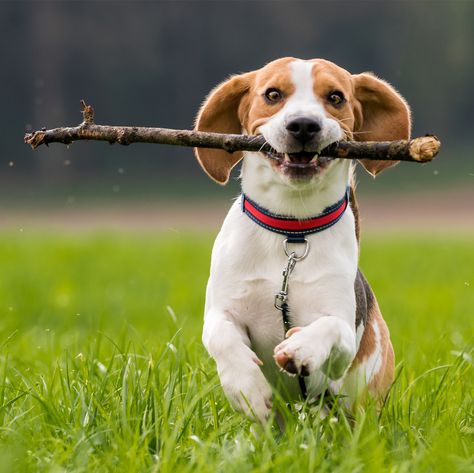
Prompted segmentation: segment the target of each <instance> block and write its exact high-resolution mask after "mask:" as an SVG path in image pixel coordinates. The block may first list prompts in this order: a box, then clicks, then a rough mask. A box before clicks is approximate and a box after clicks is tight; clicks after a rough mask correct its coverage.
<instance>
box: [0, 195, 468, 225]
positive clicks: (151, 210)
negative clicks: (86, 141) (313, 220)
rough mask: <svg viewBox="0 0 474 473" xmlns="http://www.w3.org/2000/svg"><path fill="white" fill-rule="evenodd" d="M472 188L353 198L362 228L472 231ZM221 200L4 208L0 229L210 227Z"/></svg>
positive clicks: (222, 207)
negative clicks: (358, 207) (357, 208)
mask: <svg viewBox="0 0 474 473" xmlns="http://www.w3.org/2000/svg"><path fill="white" fill-rule="evenodd" d="M473 204H474V189H473V190H472V191H470V190H463V191H459V192H456V191H450V192H438V193H431V194H430V193H423V194H413V195H400V196H398V195H390V196H383V197H381V196H374V197H367V196H366V197H361V198H359V206H360V213H361V219H362V229H363V231H383V232H396V231H400V232H406V231H429V232H440V233H443V232H459V231H474V211H473ZM229 206H230V203H229V202H228V201H226V202H222V203H220V202H215V201H212V202H204V201H203V202H189V203H186V204H184V203H180V204H167V203H164V202H158V203H154V204H151V203H146V204H140V203H136V202H133V203H126V204H123V205H120V206H115V205H114V206H110V205H105V206H100V205H95V206H88V207H75V206H73V205H71V206H68V207H67V208H48V207H40V208H30V209H25V208H22V209H7V208H3V209H1V210H0V212H1V215H2V217H1V221H0V229H2V230H13V231H25V230H27V229H36V230H51V231H73V232H76V231H93V230H111V231H163V230H164V231H171V232H172V231H175V230H179V231H181V230H183V229H193V230H196V231H203V230H207V231H216V230H217V229H218V228H219V227H220V225H221V223H222V220H223V219H224V217H225V215H226V212H227V210H228V208H229Z"/></svg>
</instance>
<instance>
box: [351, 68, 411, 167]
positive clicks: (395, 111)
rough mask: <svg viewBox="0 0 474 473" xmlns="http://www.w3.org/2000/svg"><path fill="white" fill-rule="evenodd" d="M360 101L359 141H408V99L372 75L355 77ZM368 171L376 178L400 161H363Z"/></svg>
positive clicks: (356, 135) (409, 121)
mask: <svg viewBox="0 0 474 473" xmlns="http://www.w3.org/2000/svg"><path fill="white" fill-rule="evenodd" d="M352 78H353V80H354V89H355V98H356V108H355V115H356V124H355V129H354V131H355V132H356V133H355V134H354V139H355V140H357V141H391V140H406V139H408V138H409V137H410V130H411V119H410V108H409V107H408V104H407V103H406V102H405V100H404V98H403V97H402V96H401V95H400V94H399V93H398V92H397V91H396V90H395V89H394V88H393V87H392V86H391V85H390V84H388V83H387V82H385V81H383V80H381V79H378V78H377V77H375V76H374V75H372V74H370V73H363V74H357V75H353V76H352ZM359 162H360V163H361V164H362V165H363V166H364V167H365V169H366V170H367V171H368V172H369V173H370V174H372V176H376V175H377V174H378V173H379V172H380V171H383V170H384V169H385V168H388V167H390V166H393V165H395V164H397V163H398V161H374V160H369V159H361V160H360V161H359Z"/></svg>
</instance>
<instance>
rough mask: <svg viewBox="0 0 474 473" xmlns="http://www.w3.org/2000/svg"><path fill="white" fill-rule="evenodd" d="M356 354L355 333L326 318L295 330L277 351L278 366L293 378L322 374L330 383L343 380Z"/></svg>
mask: <svg viewBox="0 0 474 473" xmlns="http://www.w3.org/2000/svg"><path fill="white" fill-rule="evenodd" d="M355 354H356V338H355V332H354V330H353V329H352V328H351V326H350V325H349V324H348V323H347V322H346V321H345V320H343V319H341V318H339V317H335V316H323V317H320V318H319V319H318V320H316V321H315V322H313V323H311V324H310V325H307V326H305V327H295V328H294V329H291V330H290V331H288V333H287V338H286V340H284V341H283V342H281V343H280V344H279V345H277V346H276V347H275V351H274V358H275V361H276V362H277V364H278V365H279V366H280V367H281V368H283V369H284V370H286V371H288V372H289V373H292V374H302V375H310V374H311V373H313V372H314V371H316V370H321V371H322V372H323V373H324V374H325V375H326V376H328V377H329V378H330V379H333V380H335V379H339V378H341V377H342V376H343V375H344V373H345V371H346V370H347V368H348V367H349V366H350V364H351V362H352V360H353V359H354V356H355Z"/></svg>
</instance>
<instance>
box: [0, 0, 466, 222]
mask: <svg viewBox="0 0 474 473" xmlns="http://www.w3.org/2000/svg"><path fill="white" fill-rule="evenodd" d="M473 24H474V3H473V2H471V1H445V2H443V1H411V2H402V1H394V2H386V1H384V2H382V1H364V2H359V1H348V2H345V1H327V2H324V1H312V2H308V1H306V2H305V1H255V2H251V1H220V2H218V1H214V2H209V1H169V2H151V1H128V2H127V1H80V2H79V1H19V0H16V1H2V2H1V3H0V36H1V41H0V48H1V57H2V62H3V64H2V72H1V74H0V90H1V91H2V92H1V96H2V100H1V102H2V110H3V113H2V114H0V126H1V128H0V129H1V130H2V146H1V151H0V169H1V172H0V211H1V215H2V217H1V219H0V225H1V226H2V228H5V227H8V228H19V227H21V228H24V227H28V226H38V225H39V226H41V225H47V226H48V227H51V228H83V227H88V226H92V227H96V226H99V227H111V228H117V229H125V228H135V227H136V228H145V227H146V228H148V227H150V228H155V227H156V228H158V227H159V228H175V227H176V226H179V225H181V224H183V222H185V223H186V224H187V225H191V226H196V227H199V226H203V227H206V228H217V227H218V225H219V222H220V221H221V219H222V217H223V215H224V214H225V210H226V208H227V207H228V206H229V203H230V200H231V198H232V197H233V196H235V195H236V194H237V193H238V189H239V187H238V182H237V179H234V180H233V182H232V184H231V185H230V186H229V187H227V188H221V187H219V186H218V185H216V184H214V183H212V182H210V181H209V180H208V179H207V177H206V176H205V175H204V173H203V172H202V171H201V169H200V168H199V166H198V165H197V163H196V162H195V159H194V157H193V153H192V150H191V149H189V148H172V147H166V146H159V145H137V144H135V145H132V146H128V147H121V146H119V145H114V146H109V145H106V144H104V143H97V142H95V143H94V142H92V143H84V142H82V143H76V144H74V145H72V146H70V147H65V146H63V145H51V146H50V147H49V148H46V147H42V148H41V149H38V150H36V151H32V150H31V149H30V148H29V147H27V146H26V145H25V144H23V134H24V132H26V131H32V130H35V129H39V128H41V127H48V128H53V127H57V126H62V125H75V124H78V123H79V121H80V120H81V115H80V106H79V101H80V99H85V100H86V101H87V102H88V103H90V104H92V105H93V106H94V108H95V111H96V121H97V123H101V124H122V125H124V124H127V125H143V126H162V127H171V128H191V127H192V124H193V119H194V116H195V113H196V111H197V110H198V108H199V106H200V103H201V102H202V100H203V98H204V97H205V96H206V94H207V93H208V91H209V90H210V89H211V88H212V87H213V86H214V85H215V84H217V83H218V82H220V81H222V80H223V79H225V78H226V77H227V76H228V75H230V74H232V73H238V72H244V71H249V70H253V69H256V68H259V67H261V66H262V65H263V64H264V63H266V62H268V61H271V60H273V59H275V58H278V57H282V56H289V55H291V56H295V57H300V58H314V57H322V58H326V59H329V60H331V61H334V62H336V63H337V64H339V65H340V66H342V67H344V68H346V69H348V70H349V71H351V72H353V73H358V72H362V71H373V72H375V73H376V74H377V75H379V76H380V77H382V78H384V79H386V80H388V81H389V82H391V83H392V84H393V85H394V86H395V87H396V88H397V89H398V90H399V91H400V92H401V93H402V94H403V95H404V96H405V97H406V99H407V100H408V102H409V103H410V105H411V107H412V111H413V119H414V130H413V134H414V135H423V134H425V133H434V134H436V135H438V137H439V138H440V139H441V140H442V143H443V148H442V152H441V154H440V156H439V157H438V158H437V159H436V160H435V161H434V162H433V163H430V164H427V165H423V166H420V165H416V164H409V163H405V164H401V165H399V166H398V167H397V168H395V169H392V170H390V171H389V172H386V173H385V174H383V175H382V176H380V177H378V178H377V180H372V179H371V178H369V177H368V176H365V175H364V172H363V171H362V169H359V173H358V174H359V181H360V184H359V195H360V197H361V200H362V215H363V218H364V220H365V221H366V227H367V228H372V226H373V227H375V228H377V229H383V230H386V229H387V228H392V229H393V228H395V229H400V230H406V226H407V225H408V226H410V228H415V227H416V228H421V229H429V230H430V231H431V230H436V229H439V227H440V226H439V218H440V214H442V215H443V222H444V223H446V222H448V223H452V225H453V226H456V227H457V228H462V229H465V228H472V227H473V226H474V218H473V212H472V209H471V208H470V207H469V206H468V203H469V204H472V203H473V202H474V186H473V183H474V166H473V151H472V146H471V142H472V132H473V119H472V110H473V109H474V94H473V93H472V84H473V83H474V63H473V60H472V58H473V55H474V28H473V27H472V25H473ZM237 175H238V172H235V173H234V176H237ZM39 210H40V211H39ZM387 226H388V227H387ZM443 229H444V230H445V229H446V227H444V226H443Z"/></svg>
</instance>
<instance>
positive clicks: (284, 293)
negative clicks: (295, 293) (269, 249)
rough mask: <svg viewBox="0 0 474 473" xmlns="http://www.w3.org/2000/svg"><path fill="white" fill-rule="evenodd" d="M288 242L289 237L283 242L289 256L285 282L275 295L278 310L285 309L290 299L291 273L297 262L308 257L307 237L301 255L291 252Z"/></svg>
mask: <svg viewBox="0 0 474 473" xmlns="http://www.w3.org/2000/svg"><path fill="white" fill-rule="evenodd" d="M288 243H289V242H288V239H286V240H285V241H284V242H283V248H284V249H285V254H286V256H288V263H287V264H286V268H285V269H284V270H283V283H282V285H281V289H280V292H279V293H278V294H276V295H275V308H276V309H278V310H283V309H284V304H286V303H287V301H288V282H289V279H290V275H291V273H292V272H293V270H294V269H295V265H296V263H297V262H298V261H301V260H302V259H304V258H306V256H307V254H308V251H309V242H308V240H306V239H305V240H304V244H305V248H304V251H303V253H302V254H301V255H297V254H296V252H294V251H292V252H290V250H289V247H288Z"/></svg>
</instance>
